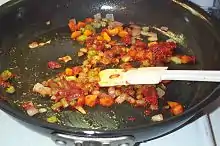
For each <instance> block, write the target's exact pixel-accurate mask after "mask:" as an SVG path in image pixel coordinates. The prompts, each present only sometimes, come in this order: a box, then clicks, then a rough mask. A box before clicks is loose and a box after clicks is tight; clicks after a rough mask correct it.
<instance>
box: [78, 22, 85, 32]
mask: <svg viewBox="0 0 220 146" xmlns="http://www.w3.org/2000/svg"><path fill="white" fill-rule="evenodd" d="M85 26H86V23H84V22H81V21H79V22H78V23H77V29H78V30H79V29H80V28H82V27H85Z"/></svg>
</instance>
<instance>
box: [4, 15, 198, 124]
mask: <svg viewBox="0 0 220 146" xmlns="http://www.w3.org/2000/svg"><path fill="white" fill-rule="evenodd" d="M68 26H69V29H70V31H71V35H70V36H71V39H72V40H73V41H76V42H78V43H80V44H82V45H83V47H82V48H81V49H80V50H79V52H78V57H79V58H80V57H84V61H83V62H82V64H81V65H79V66H68V67H67V68H66V69H65V70H64V71H63V72H60V73H59V74H57V75H56V76H55V77H53V78H50V79H48V80H46V81H43V82H41V83H37V84H35V85H34V87H33V92H36V93H39V94H40V95H42V96H44V97H45V98H48V100H52V101H53V102H54V104H53V105H52V106H51V107H50V108H51V109H52V110H53V111H56V112H59V111H61V110H63V109H69V110H77V111H79V112H81V113H82V114H86V113H87V111H86V110H85V109H84V107H85V106H88V107H95V106H97V105H101V106H104V107H111V106H112V105H113V104H123V103H125V102H127V103H129V104H131V105H132V106H133V107H142V108H143V109H144V110H143V111H144V113H145V114H146V115H147V116H148V115H150V114H151V112H153V111H157V110H158V108H159V107H158V101H159V99H163V97H164V95H165V90H166V86H167V85H168V84H169V82H170V81H163V82H161V83H160V84H158V85H134V86H133V85H129V86H117V87H109V88H101V87H99V84H98V82H99V72H100V71H101V70H102V69H105V68H112V67H117V68H122V69H125V70H129V69H131V68H134V67H135V68H136V67H149V66H164V65H166V64H168V63H171V62H173V63H175V64H187V63H195V57H194V56H187V55H181V54H175V53H174V51H175V49H176V48H177V45H178V44H177V43H176V42H175V40H174V41H173V40H170V39H169V38H168V39H167V41H160V40H159V39H158V38H159V34H158V33H155V29H153V28H151V27H148V26H139V25H135V24H129V25H124V24H123V23H121V22H118V21H115V20H114V18H113V16H112V15H108V17H106V18H102V17H101V14H96V15H95V16H94V18H86V19H84V20H83V21H76V20H75V19H71V20H69V23H68ZM161 30H162V31H163V32H167V31H169V30H168V28H167V27H161ZM172 39H173V38H172ZM48 43H49V42H48ZM38 46H39V44H38V43H32V44H31V45H30V46H29V47H30V48H35V47H38ZM73 49H74V48H73ZM71 60H72V58H71V57H70V56H64V57H59V58H58V60H57V61H49V62H48V63H47V65H48V68H50V69H58V68H61V64H60V63H59V62H62V63H67V62H69V61H71ZM11 77H12V73H11V72H9V71H7V70H6V71H4V72H3V73H2V74H1V76H0V85H1V86H2V87H4V88H5V89H6V92H8V93H14V92H15V88H14V87H13V86H12V85H11V84H10V83H9V82H8V79H10V78H11ZM167 104H168V106H169V110H170V112H171V113H172V114H173V115H179V114H181V113H183V111H184V108H183V106H182V105H181V104H180V103H177V102H171V101H169V102H168V103H167ZM23 108H24V109H25V110H26V111H27V113H28V114H29V115H30V116H33V115H35V114H37V113H43V112H47V109H45V108H44V109H37V108H36V107H35V106H34V104H33V103H32V102H31V101H30V102H26V103H24V104H23ZM151 119H152V120H153V121H161V120H163V115H162V114H158V115H154V116H153V117H152V118H151ZM47 121H48V122H50V123H55V122H57V117H55V116H52V117H49V118H48V119H47Z"/></svg>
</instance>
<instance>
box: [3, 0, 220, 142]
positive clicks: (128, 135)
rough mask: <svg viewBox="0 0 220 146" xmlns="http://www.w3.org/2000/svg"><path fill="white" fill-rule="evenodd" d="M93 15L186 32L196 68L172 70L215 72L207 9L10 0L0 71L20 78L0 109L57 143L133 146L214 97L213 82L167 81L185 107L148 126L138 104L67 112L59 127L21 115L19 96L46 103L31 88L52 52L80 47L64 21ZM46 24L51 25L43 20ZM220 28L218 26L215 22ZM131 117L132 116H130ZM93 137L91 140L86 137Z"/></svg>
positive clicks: (170, 96)
mask: <svg viewBox="0 0 220 146" xmlns="http://www.w3.org/2000/svg"><path fill="white" fill-rule="evenodd" d="M96 13H102V14H103V15H105V14H107V13H112V14H114V16H115V18H116V19H117V20H119V21H121V22H123V23H129V22H130V21H133V22H135V23H138V24H146V25H156V26H167V27H169V28H170V29H171V30H172V31H174V32H177V33H182V34H184V36H185V37H186V44H187V47H186V48H184V49H181V48H180V51H182V52H184V53H187V54H192V55H195V56H196V58H197V63H196V65H180V66H171V68H173V69H210V70H219V69H220V65H219V62H220V37H219V35H218V33H219V30H218V27H219V24H218V22H217V21H216V20H215V18H213V17H212V16H210V15H209V14H207V13H206V12H204V11H203V10H201V9H200V8H199V7H197V6H196V5H194V4H192V3H190V2H186V1H185V2H182V1H176V0H164V1H161V0H93V1H91V0H62V1H61V0H47V1H45V0H31V1H28V0H12V1H10V2H8V3H6V4H4V5H3V6H1V8H0V70H1V71H3V70H5V69H11V70H12V71H13V72H14V73H16V74H17V75H18V79H17V81H16V82H15V86H16V87H17V91H16V93H15V94H14V95H12V96H8V95H6V94H5V93H4V92H3V90H0V91H1V92H0V95H1V97H6V96H7V97H8V98H7V99H8V100H7V101H2V100H1V101H0V108H1V109H2V110H4V111H5V112H7V113H8V114H10V115H12V116H13V117H15V118H16V119H19V120H21V121H23V122H25V123H28V125H29V127H31V128H34V130H37V131H41V132H43V133H45V134H47V135H49V136H51V137H52V139H53V140H54V141H56V142H57V143H58V144H61V145H62V144H64V145H65V144H66V145H74V143H78V145H80V144H85V145H88V143H93V145H101V144H105V145H120V144H127V145H129V144H130V145H133V144H134V143H136V142H140V141H146V140H150V139H153V138H156V137H158V136H161V135H164V134H166V133H168V132H170V131H172V130H174V129H176V128H177V127H179V126H180V125H182V124H184V123H185V122H187V121H188V120H189V119H190V118H192V117H193V116H194V115H195V114H196V113H198V112H199V111H201V110H202V109H203V108H204V107H205V106H207V105H208V104H209V103H210V102H212V101H214V100H215V99H216V98H217V97H218V96H219V95H220V90H219V89H220V86H218V84H217V83H201V82H190V83H188V82H173V83H172V84H170V85H169V86H168V91H167V93H166V95H165V99H167V100H175V101H178V102H181V103H182V104H183V105H184V106H185V109H186V110H185V112H184V113H183V114H182V115H180V116H176V117H171V116H170V115H169V114H165V119H164V121H161V122H157V123H154V122H152V121H151V120H150V118H149V117H146V116H144V114H143V112H142V110H141V109H138V108H132V107H131V106H129V105H127V104H123V105H120V106H118V105H115V106H113V107H111V108H103V107H99V106H98V107H96V108H93V109H89V108H88V109H87V110H88V111H89V113H88V114H87V115H82V114H79V113H78V112H73V111H68V110H67V111H63V112H61V113H60V114H59V117H60V118H61V119H62V120H61V123H60V124H50V123H47V122H44V121H45V118H46V117H48V116H49V115H50V113H48V114H41V115H37V116H34V117H29V116H27V115H26V114H25V113H24V111H22V109H21V108H20V107H19V106H18V105H19V103H20V101H26V100H27V101H28V100H33V101H34V102H37V103H39V104H42V105H45V104H51V103H50V102H49V101H48V99H46V98H39V97H38V96H37V95H36V94H33V93H32V92H31V90H32V88H33V85H34V84H35V83H36V82H39V81H43V80H44V79H47V78H49V77H50V76H52V75H54V74H56V73H57V71H50V70H48V69H47V62H48V61H50V60H55V59H57V57H60V56H64V55H70V56H72V58H73V61H71V62H69V63H68V64H67V65H66V66H68V65H78V64H80V62H81V60H79V59H78V57H76V55H75V54H76V52H77V51H78V49H79V47H80V46H79V45H77V44H74V43H73V41H71V40H70V37H69V36H70V32H69V30H68V27H67V23H68V20H69V19H71V18H76V20H82V19H84V18H86V17H92V16H93V15H94V14H96ZM48 22H50V23H48ZM217 26H218V27H217ZM48 40H51V44H50V45H46V46H43V47H41V48H38V49H33V50H30V49H29V48H28V44H29V43H31V42H33V41H48ZM130 116H132V117H135V119H136V120H135V121H128V120H127V119H128V118H129V117H130ZM91 141H92V142H91Z"/></svg>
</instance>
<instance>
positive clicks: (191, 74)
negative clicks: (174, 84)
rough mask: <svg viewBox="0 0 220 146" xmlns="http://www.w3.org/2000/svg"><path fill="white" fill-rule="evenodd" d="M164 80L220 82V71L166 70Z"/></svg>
mask: <svg viewBox="0 0 220 146" xmlns="http://www.w3.org/2000/svg"><path fill="white" fill-rule="evenodd" d="M161 79H162V80H179V81H206V82H220V71H207V70H206V71H204V70H166V71H165V73H164V74H163V75H162V76H161Z"/></svg>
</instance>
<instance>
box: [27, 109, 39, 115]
mask: <svg viewBox="0 0 220 146" xmlns="http://www.w3.org/2000/svg"><path fill="white" fill-rule="evenodd" d="M38 112H39V111H38V110H37V109H36V108H35V107H31V108H30V109H28V110H27V114H28V115H29V116H34V115H36V114H37V113H38Z"/></svg>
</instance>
